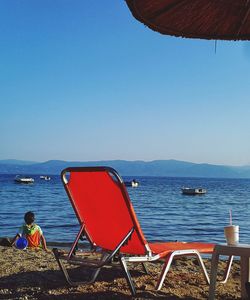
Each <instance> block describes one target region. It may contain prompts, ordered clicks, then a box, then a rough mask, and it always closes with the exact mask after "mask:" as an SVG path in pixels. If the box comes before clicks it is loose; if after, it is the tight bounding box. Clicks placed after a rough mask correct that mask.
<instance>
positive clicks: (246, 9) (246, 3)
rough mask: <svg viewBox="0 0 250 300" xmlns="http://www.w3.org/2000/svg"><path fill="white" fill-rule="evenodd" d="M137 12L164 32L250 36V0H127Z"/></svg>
mask: <svg viewBox="0 0 250 300" xmlns="http://www.w3.org/2000/svg"><path fill="white" fill-rule="evenodd" d="M126 2H127V5H128V7H129V9H130V10H131V12H132V14H133V16H134V17H135V18H136V19H137V20H139V21H140V22H142V23H144V24H145V25H146V26H148V27H149V28H151V29H153V30H155V31H158V32H160V33H162V34H168V35H173V36H181V37H187V38H201V39H209V40H210V39H215V40H250V0H126Z"/></svg>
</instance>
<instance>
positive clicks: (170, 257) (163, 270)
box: [156, 253, 174, 291]
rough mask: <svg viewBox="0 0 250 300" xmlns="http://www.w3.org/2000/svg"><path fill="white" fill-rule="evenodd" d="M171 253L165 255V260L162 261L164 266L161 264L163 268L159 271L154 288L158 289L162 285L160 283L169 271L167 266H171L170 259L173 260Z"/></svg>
mask: <svg viewBox="0 0 250 300" xmlns="http://www.w3.org/2000/svg"><path fill="white" fill-rule="evenodd" d="M173 257H174V255H173V253H169V254H168V255H167V256H166V260H165V263H164V266H163V269H162V271H161V275H160V278H159V280H158V282H157V285H156V290H157V291H159V290H160V289H161V287H162V284H163V281H164V279H165V277H166V275H167V273H168V271H169V268H170V266H171V263H172V260H173Z"/></svg>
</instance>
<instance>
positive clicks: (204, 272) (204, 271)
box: [195, 252, 210, 284]
mask: <svg viewBox="0 0 250 300" xmlns="http://www.w3.org/2000/svg"><path fill="white" fill-rule="evenodd" d="M195 255H196V256H197V258H198V262H199V265H200V267H201V269H202V272H203V275H204V278H205V280H206V282H207V284H209V283H210V279H209V276H208V274H207V269H206V267H205V265H204V262H203V260H202V258H201V255H200V254H199V253H198V252H197V253H195Z"/></svg>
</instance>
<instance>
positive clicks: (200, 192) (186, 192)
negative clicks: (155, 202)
mask: <svg viewBox="0 0 250 300" xmlns="http://www.w3.org/2000/svg"><path fill="white" fill-rule="evenodd" d="M181 191H182V194H184V195H204V194H206V192H207V190H206V189H203V188H188V187H184V188H182V189H181Z"/></svg>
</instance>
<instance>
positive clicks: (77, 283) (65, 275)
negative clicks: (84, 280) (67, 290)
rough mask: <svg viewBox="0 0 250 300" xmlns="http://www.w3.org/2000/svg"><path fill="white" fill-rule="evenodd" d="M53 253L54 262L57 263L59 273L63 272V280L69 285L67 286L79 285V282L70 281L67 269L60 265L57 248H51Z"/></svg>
mask: <svg viewBox="0 0 250 300" xmlns="http://www.w3.org/2000/svg"><path fill="white" fill-rule="evenodd" d="M53 253H54V255H55V258H56V261H57V263H58V265H59V267H60V269H61V271H62V272H63V275H64V277H65V279H66V280H67V282H68V283H69V285H72V286H77V285H79V284H80V282H74V281H72V280H71V279H70V277H69V273H68V271H67V269H66V268H65V267H64V265H63V264H62V262H61V260H60V258H59V256H60V254H59V253H58V250H57V248H53Z"/></svg>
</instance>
